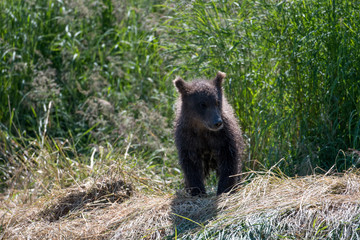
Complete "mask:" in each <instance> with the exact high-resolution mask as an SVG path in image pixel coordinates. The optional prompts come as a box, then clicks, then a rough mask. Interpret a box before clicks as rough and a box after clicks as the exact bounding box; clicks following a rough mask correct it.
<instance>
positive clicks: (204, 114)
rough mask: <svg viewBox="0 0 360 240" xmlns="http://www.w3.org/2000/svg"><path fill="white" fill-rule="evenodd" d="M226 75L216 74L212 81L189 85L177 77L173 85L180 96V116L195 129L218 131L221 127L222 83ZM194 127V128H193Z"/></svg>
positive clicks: (195, 82)
mask: <svg viewBox="0 0 360 240" xmlns="http://www.w3.org/2000/svg"><path fill="white" fill-rule="evenodd" d="M225 76H226V74H225V73H223V72H218V73H217V75H216V77H215V78H214V79H213V80H210V81H206V80H197V81H193V82H191V83H188V82H185V81H184V80H183V79H182V78H180V77H177V78H176V79H175V80H174V85H175V86H176V88H177V90H178V91H179V93H180V95H181V113H180V114H181V115H182V117H184V118H186V120H187V121H191V123H189V124H193V125H195V126H196V127H199V128H203V129H208V130H210V131H219V130H220V129H222V127H223V119H222V105H223V93H222V82H223V79H224V78H225ZM195 126H194V127H195Z"/></svg>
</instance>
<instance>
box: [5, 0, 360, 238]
mask: <svg viewBox="0 0 360 240" xmlns="http://www.w3.org/2000/svg"><path fill="white" fill-rule="evenodd" d="M359 7H360V6H359V4H358V3H356V2H354V1H345V0H344V1H325V0H321V1H312V0H308V1H280V2H279V1H265V0H261V1H250V0H245V1H241V2H236V1H227V0H225V1H208V2H204V1H192V2H189V1H172V0H167V1H166V0H164V1H162V0H133V1H111V0H81V1H70V0H64V1H51V0H49V1H40V0H38V1H20V0H5V1H2V2H1V3H0V192H1V202H2V203H3V204H2V205H3V206H5V207H3V208H2V209H1V210H2V211H3V213H4V215H3V216H4V217H3V218H2V220H1V223H0V234H5V233H6V234H8V233H10V232H12V231H15V230H13V227H14V229H16V227H18V225H16V224H15V223H13V222H11V220H9V218H8V216H13V217H14V219H15V218H17V217H15V215H12V214H19V211H20V213H23V212H21V211H25V210H24V209H25V208H24V206H27V207H29V206H30V208H32V207H34V209H35V210H34V211H35V212H39V211H43V210H44V209H41V208H40V207H39V205H38V204H39V201H40V202H41V203H43V202H46V203H48V205H46V206H47V207H49V206H50V207H51V206H53V207H54V205H52V204H58V205H59V206H62V205H61V202H58V203H54V202H52V201H50V199H52V198H55V199H59V201H61V199H63V198H62V196H63V195H64V194H65V195H66V194H70V193H69V191H70V189H73V192H76V191H78V192H80V194H79V195H76V196H75V195H71V194H70V195H71V196H70V200H71V199H76V197H80V198H82V199H83V200H84V203H83V205H79V207H78V208H79V209H80V208H81V209H83V208H87V207H88V205H86V204H87V203H90V205H91V206H92V207H93V202H94V201H95V202H97V201H98V200H99V199H100V200H99V201H100V202H101V203H104V202H105V203H106V204H107V205H106V204H105V205H102V206H101V209H103V210H104V209H105V210H106V209H108V208H107V207H108V206H110V205H111V206H115V207H119V206H124V205H122V204H125V202H126V201H128V200H129V199H132V197H133V196H135V195H136V196H146V195H147V196H149V197H150V196H159V195H162V194H163V195H166V196H169V199H171V198H172V197H171V196H173V194H175V192H176V191H177V190H179V189H182V188H183V185H182V180H181V179H182V176H181V172H180V170H179V166H178V164H177V154H176V150H175V147H174V142H173V136H172V121H173V118H174V116H173V114H174V107H173V103H174V100H175V98H176V96H177V95H176V92H175V89H174V87H173V85H172V80H173V79H174V78H175V76H177V75H180V76H182V77H183V78H184V79H186V80H190V79H193V78H198V77H206V78H212V77H213V76H214V74H215V73H216V72H217V71H218V70H221V71H223V72H226V73H227V78H226V80H227V81H226V83H225V86H224V88H225V93H226V94H227V97H228V99H229V101H230V103H231V105H232V106H233V107H234V109H235V112H236V115H237V117H238V119H239V123H240V125H241V127H242V129H243V132H244V137H245V139H246V141H247V153H246V159H244V162H245V164H244V165H245V169H244V171H245V172H249V174H250V173H251V172H252V171H267V170H269V169H271V168H273V167H274V166H275V165H276V167H277V168H278V169H279V171H281V172H282V173H283V174H284V175H285V176H290V177H293V176H297V175H308V174H314V173H326V172H328V171H330V172H331V173H332V174H334V173H342V172H345V171H353V170H352V169H356V168H357V167H358V165H359V159H360V152H359V151H360V138H359V136H360V112H359V111H360V108H359V107H360V97H359V96H360V84H359V83H360V80H359V79H360V76H359V73H360V69H359V68H360V49H359V47H358V46H359V44H360V35H359V32H360V29H359V26H360V16H359V15H360V12H359ZM249 176H250V178H251V176H252V175H251V174H250V175H249ZM253 177H254V178H255V176H253ZM285 179H287V178H285ZM254 181H255V182H256V180H254ZM282 181H285V180H282ZM296 181H297V180H296ZM296 181H295V182H296ZM214 183H215V179H214V177H212V178H211V179H210V181H209V185H210V186H209V188H211V189H212V190H213V189H214ZM254 184H255V183H254ZM296 184H297V183H296ZM245 185H246V187H247V186H248V185H249V186H250V185H251V181H250V179H249V180H248V181H246V183H245V184H244V186H245ZM123 186H129V188H131V189H132V190H131V194H130V193H129V194H128V193H127V192H126V191H125V190H124V188H123ZM279 188H281V187H280V186H279ZM349 188H351V187H350V185H349ZM81 189H82V190H81ZM123 191H125V192H123ZM244 191H245V190H244ZM349 191H350V190H349ZM354 191H355V190H354ZM70 192H71V191H70ZM97 194H99V198H97V197H94V196H98V195H97ZM108 194H110V195H108ZM243 194H245V192H243ZM240 195H241V194H240ZM340 195H341V194H340ZM345 195H346V194H345ZM104 196H106V197H104ZM174 196H176V195H174ZM174 196H173V197H174ZM326 196H328V195H326ZM237 197H240V196H234V198H237ZM94 199H95V200H94ZM140 199H144V198H141V197H140ZM155 199H156V198H155ZM169 199H168V201H171V200H169ZM65 200H66V199H65ZM65 200H64V202H66V201H65ZM68 200H69V199H68ZM141 201H143V200H141ZM144 201H145V200H144ZM149 201H150V200H149ZM154 201H155V200H154ZM164 201H167V200H164ZM184 201H185V200H184ZM199 201H200V200H199ZM204 201H206V200H204ZM221 201H225V202H226V200H221ZM241 201H242V200H241ZM80 202H81V201H80ZM185 202H186V201H185ZM33 204H34V205H33ZM112 204H115V205H112ZM116 204H119V206H118V205H116ZM127 204H130V205H131V204H135V203H131V202H128V203H127ZM164 204H165V205H166V204H167V203H164ZM184 204H185V203H184ZM344 204H345V203H344ZM346 204H347V203H346ZM346 204H345V205H346ZM349 204H350V203H349ZM351 204H353V202H351ZM95 205H96V204H95ZM220 205H221V204H220ZM220 205H218V206H220ZM345 205H344V206H345ZM17 206H18V207H19V209H18V208H17ZM151 206H153V205H151ZM329 206H330V205H329ZM331 206H332V205H331ZM341 206H343V205H341ZM154 207H155V209H158V208H159V209H161V207H160V206H154ZM55 208H56V207H55ZM56 209H61V208H56ZM91 209H97V208H96V207H94V208H91ZM134 209H136V207H135V206H134ZM211 209H213V208H211ZM221 209H222V208H220V210H219V211H220V212H222V210H221ZM291 209H293V208H291ZM309 209H311V208H309ZM354 209H355V210H356V209H357V208H356V206H355V205H354ZM76 210H78V209H77V208H76ZM298 210H299V209H298ZM355 210H354V211H355ZM86 211H88V210H86ZM89 211H90V210H89ZM291 211H292V210H291ZM294 211H295V210H294ZM296 211H297V210H296ZM3 213H2V214H3ZM5 213H6V214H5ZM175 213H177V211H175ZM273 213H274V212H272V211H270V212H269V214H270V215H271V214H273ZM298 213H299V212H297V213H293V214H292V213H291V214H292V215H291V216H294V217H295V218H297V217H299V218H298V220H299V219H300V218H301V217H302V216H303V215H298ZM300 213H301V212H300ZM9 214H10V215H9ZM56 214H58V216H59V219H60V218H61V217H65V219H67V218H68V216H69V215H68V212H66V211H65V212H63V213H61V214H60V213H51V214H50V215H51V216H54V215H56ZM59 214H60V215H59ZM62 214H63V215H62ZM70 214H71V213H70ZM76 214H77V213H76ZM124 214H125V213H124ZM221 214H223V213H219V214H218V216H220V215H221ZM314 214H315V215H316V216H318V215H317V214H318V212H316V213H314ZM180 215H181V214H180ZM265 215H266V214H265ZM270 215H269V216H270ZM315 215H314V216H315ZM16 216H18V215H16ZM37 216H38V215H37ZM77 216H78V215H77ZM254 216H255V215H254ZM256 216H257V215H256ZM281 216H282V215H281ZM281 216H280V215H276V216H275V215H271V216H270V217H269V218H266V219H267V220H266V221H275V222H281V221H282V220H281V219H282V218H281ZM304 216H305V215H304ZM5 219H6V220H5ZM210 219H212V218H211V217H209V219H208V220H209V221H210V222H212V221H213V220H210ZM216 219H217V218H216ZM244 219H247V218H244ZM244 219H240V220H239V222H241V224H242V225H241V226H240V225H236V226H235V228H234V229H232V230H231V229H227V228H225V227H224V228H221V227H220V226H228V225H227V224H228V223H227V222H224V223H221V224H220V222H221V220H220V219H217V220H214V221H215V222H214V224H215V223H219V225H216V224H215V225H211V224H210V225H209V226H214V227H209V228H207V227H206V228H204V226H202V225H200V227H201V228H203V230H202V231H200V232H197V233H196V234H195V235H196V236H198V238H207V237H209V236H220V235H218V234H224V236H225V235H226V234H228V232H227V231H230V232H231V231H235V232H243V231H245V232H246V231H247V230H249V229H250V228H251V230H249V231H250V232H252V233H254V232H253V230H254V231H255V232H256V231H260V233H261V234H263V233H264V232H263V231H265V232H267V231H268V230H269V229H270V228H269V229H268V228H266V229H260V230H259V229H256V228H254V229H253V227H249V226H250V225H251V226H257V225H256V224H257V223H255V222H253V220H251V221H250V220H249V221H250V222H251V224H250V223H249V224H250V225H248V222H246V221H248V220H246V221H245V220H244ZM259 219H263V220H264V221H265V219H264V218H261V217H260V218H259ZM318 219H319V218H318ZM354 219H355V220H354ZM356 219H357V218H356V217H354V218H353V220H354V221H355V222H356ZM28 220H29V219H27V220H26V221H28ZM47 220H49V219H47ZM313 220H314V219H313ZM313 220H312V221H313ZM18 221H19V222H21V221H22V220H18ZM24 221H25V220H24ZM29 221H30V222H31V221H33V220H31V219H30V220H29ZM34 221H35V220H34ZM36 221H37V220H36ZM54 221H55V220H54ZM56 221H57V220H56ZM56 221H55V222H56ZM199 221H200V222H201V221H202V220H201V219H200V220H199ZM244 221H245V222H244ZM299 221H300V220H299ZM301 221H302V220H301ZM314 221H315V220H314ZM317 221H318V220H316V223H314V228H315V227H316V226H318V225H317V223H318V222H317ZM344 221H345V220H344ZM70 222H71V221H70ZM38 223H39V224H43V223H44V222H42V223H41V222H38ZM60 223H61V222H60ZM61 224H62V223H61ZM121 224H122V223H121ZM121 224H120V223H118V222H116V224H115V225H114V226H116V227H119V226H120V225H121ZM164 224H165V225H166V224H167V223H164ZM201 224H203V223H201ZM254 224H255V225H254ZM264 224H265V226H268V225H267V224H268V223H264ZM309 224H310V223H309ZM329 224H330V223H329ZM175 225H176V224H175ZM195 225H196V224H195ZM230 225H232V223H231V221H230V223H229V226H230ZM176 226H177V225H176ZM259 226H262V225H261V224H260V225H259ZM309 226H310V225H309ZM328 226H329V229H330V228H331V226H335V225H332V223H331V224H330V225H328ZM344 226H345V227H346V228H348V227H349V226H348V225H346V224H345V225H344ZM351 226H352V225H351ZM116 227H113V228H111V230H109V229H107V230H104V229H102V230H101V231H100V230H99V231H100V232H102V231H109V235H106V236H110V235H111V234H110V233H112V234H115V233H116V231H115V230H114V229H115V228H116ZM322 227H324V226H323V225H321V226H319V229H322ZM201 228H200V229H201ZM280 228H281V229H291V228H289V227H288V226H286V227H283V226H282V225H281V227H280ZM29 229H30V228H29ZM160 229H161V228H160ZM246 229H247V230H246ZM319 229H318V230H319ZM351 229H352V227H351ZM173 230H174V228H172V230H171V231H173ZM187 230H189V229H187ZM187 230H186V231H187ZM29 231H30V230H29ZM159 231H160V233H159V234H160V235H159V236H164V234H165V232H166V234H165V235H166V236H172V237H176V234H177V233H176V232H171V231H170V230H169V231H168V230H166V231H165V230H164V231H165V232H161V231H162V230H159ZM186 231H185V232H181V230H179V234H180V232H181V234H182V235H181V236H188V235H187V233H186ZM269 231H270V230H269ZM289 231H291V230H289ZM293 231H294V232H296V231H297V230H294V229H293ZM321 231H322V230H321ZM356 231H357V230H356ZM356 231H352V232H351V234H356V233H357V232H356ZM225 233H226V234H225ZM283 233H284V232H283V230H281V231H280V230H279V234H280V235H281V234H283ZM315 233H316V231H315V232H314V234H315ZM94 234H95V233H94ZM101 234H103V233H101ZM141 234H143V233H141ZM144 234H145V233H144ZM167 234H169V235H167ZM189 234H190V233H189ZM204 234H205V235H204ZM209 234H210V235H209ZM234 234H235V233H234ZM236 234H240V233H236ZM236 234H235V235H236ZM264 234H265V233H264ZM326 234H330V233H328V232H326ZM331 234H335V235H324V236H340V235H336V234H338V233H331ZM339 234H340V233H339ZM235 235H234V236H235ZM280 235H279V238H280ZM7 236H8V235H7ZM69 236H70V235H69ZM179 236H180V235H179ZM236 236H237V235H236ZM244 236H245V235H244ZM254 236H255V235H254ZM286 236H291V237H295V238H296V235H291V233H290V232H286ZM301 236H302V235H301ZM309 236H310V235H309ZM311 236H314V237H315V236H317V235H311ZM321 236H323V235H321ZM351 236H357V235H351ZM220 237H221V236H220ZM209 238H211V237H209ZM309 238H310V237H309Z"/></svg>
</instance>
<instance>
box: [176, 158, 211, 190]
mask: <svg viewBox="0 0 360 240" xmlns="http://www.w3.org/2000/svg"><path fill="white" fill-rule="evenodd" d="M180 165H181V167H182V170H183V173H184V178H185V188H186V191H187V192H188V193H190V194H191V196H198V195H205V194H206V190H205V185H204V171H203V166H202V162H201V159H199V158H197V155H196V154H191V152H187V151H182V152H181V153H180Z"/></svg>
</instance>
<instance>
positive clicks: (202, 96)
mask: <svg viewBox="0 0 360 240" xmlns="http://www.w3.org/2000/svg"><path fill="white" fill-rule="evenodd" d="M225 76H226V75H225V73H222V72H218V73H217V75H216V77H215V79H213V80H211V81H207V80H196V81H193V82H191V83H188V82H185V81H184V80H183V79H181V78H179V77H178V78H176V79H175V80H174V84H175V86H176V88H177V90H178V91H179V93H180V97H179V99H178V101H177V106H176V120H175V143H176V147H177V149H178V154H179V162H180V165H181V167H182V170H183V173H184V178H185V187H186V190H187V191H189V192H190V194H191V195H199V194H206V191H205V185H204V179H205V178H206V177H207V176H208V175H209V172H210V171H211V170H215V171H216V173H217V175H218V176H219V183H218V189H217V194H218V195H219V194H221V193H224V192H229V191H230V190H231V189H232V188H233V187H234V186H235V184H236V183H237V181H238V178H239V177H232V176H233V175H236V174H239V173H241V166H242V164H241V156H242V152H243V148H244V143H243V138H242V134H241V131H240V128H239V126H238V123H237V120H236V118H235V116H234V113H233V110H232V108H231V106H230V105H229V103H228V102H227V100H226V98H225V96H224V95H223V91H222V81H223V79H224V78H225Z"/></svg>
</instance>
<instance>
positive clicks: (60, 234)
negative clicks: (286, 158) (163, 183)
mask: <svg viewBox="0 0 360 240" xmlns="http://www.w3.org/2000/svg"><path fill="white" fill-rule="evenodd" d="M1 206H2V207H1V210H0V214H1V215H0V217H1V218H0V220H1V222H0V224H1V225H0V234H1V235H0V238H2V239H141V238H144V239H164V238H166V237H167V238H168V239H174V238H176V239H179V238H186V239H215V238H216V239H248V238H255V239H259V238H262V239H266V238H272V239H274V238H275V239H279V238H288V239H289V238H296V239H298V238H303V239H310V238H322V239H324V238H325V239H327V238H333V239H356V238H357V239H358V238H360V174H359V173H346V174H343V175H341V176H335V175H332V176H326V175H322V176H307V177H301V178H288V177H285V176H275V175H274V174H272V173H265V174H257V175H256V176H255V177H254V178H253V179H252V180H251V181H250V182H249V183H248V184H244V186H243V187H241V188H240V189H239V191H238V192H237V193H236V194H233V195H230V196H229V195H224V196H221V197H219V198H217V197H216V196H209V197H204V198H190V197H187V196H185V195H183V194H181V193H179V194H176V195H172V196H171V195H169V194H164V195H163V196H146V195H144V194H141V193H137V192H135V191H134V190H133V189H132V188H131V186H129V185H127V184H126V183H125V182H122V181H120V180H119V181H116V182H113V183H109V182H107V183H98V184H96V185H95V186H91V187H87V188H85V189H84V187H78V188H72V189H67V190H61V191H57V192H56V193H55V192H54V193H51V194H50V195H48V196H44V197H42V198H40V199H38V200H37V201H36V202H35V203H32V204H24V205H21V206H13V205H11V202H10V200H8V199H3V200H2V202H1Z"/></svg>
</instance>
